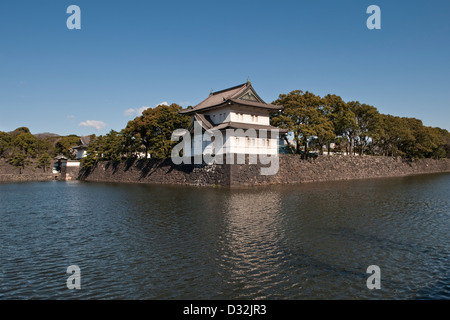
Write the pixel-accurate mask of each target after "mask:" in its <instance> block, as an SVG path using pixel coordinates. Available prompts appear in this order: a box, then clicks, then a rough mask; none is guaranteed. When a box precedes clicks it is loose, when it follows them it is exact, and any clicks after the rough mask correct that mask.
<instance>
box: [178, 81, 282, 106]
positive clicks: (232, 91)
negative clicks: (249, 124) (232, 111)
mask: <svg viewBox="0 0 450 320" xmlns="http://www.w3.org/2000/svg"><path fill="white" fill-rule="evenodd" d="M227 104H238V105H245V106H250V107H256V108H263V109H270V110H280V109H282V108H283V107H282V106H277V105H273V104H268V103H265V102H264V101H263V100H262V99H261V98H260V97H259V96H258V94H257V93H256V92H255V89H253V86H252V84H251V83H250V81H247V82H246V83H243V84H240V85H238V86H235V87H232V88H228V89H224V90H220V91H217V92H212V91H211V94H210V95H209V96H208V97H207V98H206V99H205V100H203V101H202V102H200V103H199V104H197V105H196V106H195V107H193V108H192V109H188V110H182V111H180V113H181V114H193V113H197V112H203V111H206V110H208V109H212V108H217V107H221V106H224V105H227Z"/></svg>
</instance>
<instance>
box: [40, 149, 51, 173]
mask: <svg viewBox="0 0 450 320" xmlns="http://www.w3.org/2000/svg"><path fill="white" fill-rule="evenodd" d="M51 163H52V158H51V157H50V155H49V154H48V153H42V154H41V155H40V156H39V159H38V165H37V167H38V168H42V169H43V170H44V172H46V171H47V168H48V167H49V166H50V164H51Z"/></svg>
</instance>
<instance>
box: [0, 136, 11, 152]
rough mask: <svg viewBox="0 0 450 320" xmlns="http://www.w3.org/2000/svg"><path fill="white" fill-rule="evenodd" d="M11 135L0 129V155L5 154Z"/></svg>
mask: <svg viewBox="0 0 450 320" xmlns="http://www.w3.org/2000/svg"><path fill="white" fill-rule="evenodd" d="M10 144H11V136H10V135H9V134H7V133H6V132H3V131H0V157H4V156H6V155H7V151H8V150H9V148H10Z"/></svg>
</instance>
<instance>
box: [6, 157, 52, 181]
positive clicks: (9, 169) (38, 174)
mask: <svg viewBox="0 0 450 320" xmlns="http://www.w3.org/2000/svg"><path fill="white" fill-rule="evenodd" d="M20 172H22V173H20ZM57 176H58V174H53V173H52V170H51V169H50V168H48V169H47V170H46V172H44V170H43V169H40V168H36V167H35V165H34V164H33V165H29V166H25V169H22V170H19V169H18V168H16V167H14V166H12V165H10V164H9V163H8V162H7V161H6V160H4V159H0V182H25V181H51V180H55V179H56V178H57Z"/></svg>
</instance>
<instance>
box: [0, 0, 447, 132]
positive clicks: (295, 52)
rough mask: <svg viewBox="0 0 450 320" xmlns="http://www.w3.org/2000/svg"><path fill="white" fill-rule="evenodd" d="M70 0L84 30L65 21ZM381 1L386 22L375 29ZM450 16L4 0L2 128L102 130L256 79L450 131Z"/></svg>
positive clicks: (440, 11)
mask: <svg viewBox="0 0 450 320" xmlns="http://www.w3.org/2000/svg"><path fill="white" fill-rule="evenodd" d="M72 4H75V5H78V6H79V7H80V9H81V30H69V29H68V28H67V27H66V20H67V18H68V17H69V14H67V13H66V9H67V7H68V6H69V5H72ZM372 4H375V5H378V6H379V7H380V8H381V30H369V29H368V28H367V27H366V20H367V18H368V17H369V14H367V13H366V9H367V7H368V6H369V5H372ZM449 12H450V2H448V1H441V0H428V1H425V0H396V1H391V0H390V1H385V0H372V1H365V0H345V1H333V0H329V1H325V0H316V1H300V0H294V1H284V0H280V1H261V0H259V1H256V0H253V1H250V0H240V1H234V0H233V1H214V0H209V1H196V0H192V1H149V0H147V1H141V0H132V1H103V0H95V1H92V0H91V1H85V0H71V1H65V0H41V1H31V0H29V1H21V0H14V1H12V0H2V1H1V3H0V40H1V42H0V131H11V130H14V129H15V128H17V127H20V126H26V127H28V128H30V130H31V132H32V133H40V132H54V133H57V134H61V135H67V134H77V135H88V134H92V133H95V134H97V135H99V134H105V133H107V132H108V131H109V130H111V129H114V130H120V129H122V128H124V127H125V126H126V123H127V121H129V120H131V119H133V118H134V117H135V116H136V114H137V113H136V112H138V110H140V109H142V108H143V107H154V106H156V105H158V104H160V103H162V102H167V103H169V104H170V103H178V104H180V105H182V106H183V107H187V106H188V105H195V104H197V103H198V102H200V101H201V100H203V99H204V98H206V96H207V95H208V94H209V92H210V91H211V89H214V90H220V89H224V88H227V87H231V86H234V85H237V84H241V83H243V82H245V81H246V80H247V78H248V77H249V78H250V80H251V82H252V84H253V86H254V88H255V89H256V91H257V92H258V93H259V94H260V96H261V97H262V98H263V99H264V100H266V101H267V102H272V101H273V100H275V99H276V98H277V97H278V95H279V94H281V93H288V92H290V91H292V90H296V89H300V90H303V91H311V92H313V93H315V94H319V95H321V96H323V95H326V94H328V93H334V94H337V95H340V96H342V97H343V99H344V100H346V101H350V100H358V101H360V102H362V103H367V104H371V105H374V106H375V107H377V108H378V110H379V111H380V112H382V113H388V114H393V115H397V116H407V117H416V118H419V119H421V120H422V121H423V122H424V124H425V125H428V126H437V127H441V128H445V129H447V130H450V99H449V97H448V93H449V89H450V41H449V39H450V37H449V36H450V23H449V22H448V15H449ZM95 126H97V128H95Z"/></svg>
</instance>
